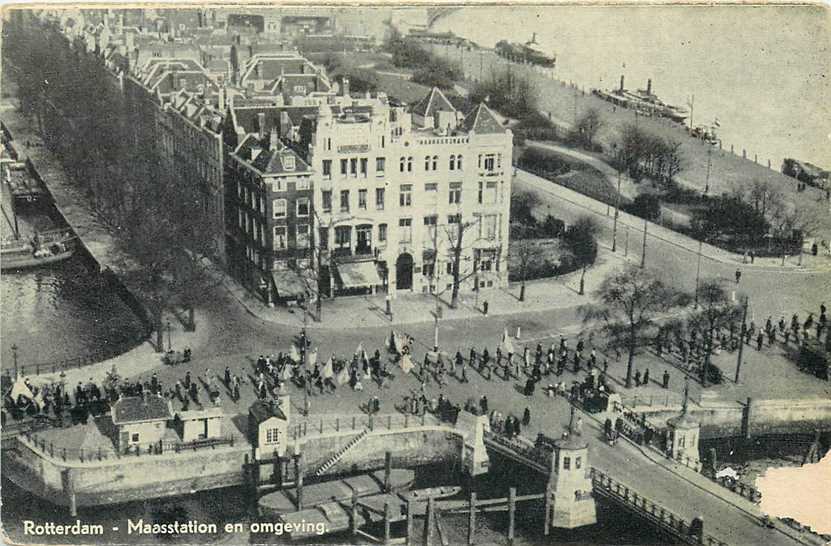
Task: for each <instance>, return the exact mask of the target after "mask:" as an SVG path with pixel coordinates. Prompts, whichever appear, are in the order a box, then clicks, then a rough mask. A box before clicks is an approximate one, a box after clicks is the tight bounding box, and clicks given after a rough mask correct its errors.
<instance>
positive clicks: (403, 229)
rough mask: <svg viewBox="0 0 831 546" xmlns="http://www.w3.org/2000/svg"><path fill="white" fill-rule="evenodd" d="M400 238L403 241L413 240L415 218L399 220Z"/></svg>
mask: <svg viewBox="0 0 831 546" xmlns="http://www.w3.org/2000/svg"><path fill="white" fill-rule="evenodd" d="M398 231H399V237H398V240H399V241H401V242H402V243H411V242H412V241H413V219H412V218H401V219H400V220H399V221H398Z"/></svg>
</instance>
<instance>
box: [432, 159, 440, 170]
mask: <svg viewBox="0 0 831 546" xmlns="http://www.w3.org/2000/svg"><path fill="white" fill-rule="evenodd" d="M438 168H439V156H437V155H434V156H433V170H434V171H436V170H438Z"/></svg>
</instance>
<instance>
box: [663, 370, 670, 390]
mask: <svg viewBox="0 0 831 546" xmlns="http://www.w3.org/2000/svg"><path fill="white" fill-rule="evenodd" d="M663 379H664V381H663V386H664V388H665V389H668V388H669V371H668V370H664V377H663Z"/></svg>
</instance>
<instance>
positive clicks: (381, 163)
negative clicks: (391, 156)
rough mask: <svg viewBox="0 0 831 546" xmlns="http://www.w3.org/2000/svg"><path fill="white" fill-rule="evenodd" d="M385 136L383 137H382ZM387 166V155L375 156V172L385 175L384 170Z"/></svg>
mask: <svg viewBox="0 0 831 546" xmlns="http://www.w3.org/2000/svg"><path fill="white" fill-rule="evenodd" d="M381 138H383V137H381ZM386 168H387V159H386V158H385V157H376V158H375V174H376V175H378V176H384V170H385V169H386Z"/></svg>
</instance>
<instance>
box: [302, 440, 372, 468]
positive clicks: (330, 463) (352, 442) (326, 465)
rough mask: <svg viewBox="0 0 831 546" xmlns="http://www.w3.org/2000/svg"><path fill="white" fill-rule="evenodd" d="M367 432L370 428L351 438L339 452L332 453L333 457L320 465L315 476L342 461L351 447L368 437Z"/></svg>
mask: <svg viewBox="0 0 831 546" xmlns="http://www.w3.org/2000/svg"><path fill="white" fill-rule="evenodd" d="M367 434H369V430H367V429H364V430H362V431H361V432H360V434H358V435H357V436H355V437H354V438H352V439H351V440H349V443H347V444H346V445H345V446H343V447H342V448H341V449H340V451H338V452H337V453H335V454H334V455H332V457H330V458H329V459H328V460H327V461H326V462H325V463H323V464H322V465H320V468H318V469H317V470H315V474H314V475H315V476H321V475H323V473H324V472H326V471H327V470H329V469H330V468H332V467H333V466H335V465H336V464H337V463H338V461H340V460H341V459H342V458H343V456H344V455H346V454H347V453H348V452H349V450H350V449H352V448H353V447H355V446H356V445H358V444H359V443H360V442H361V440H363V439H364V438H366V436H367Z"/></svg>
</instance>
